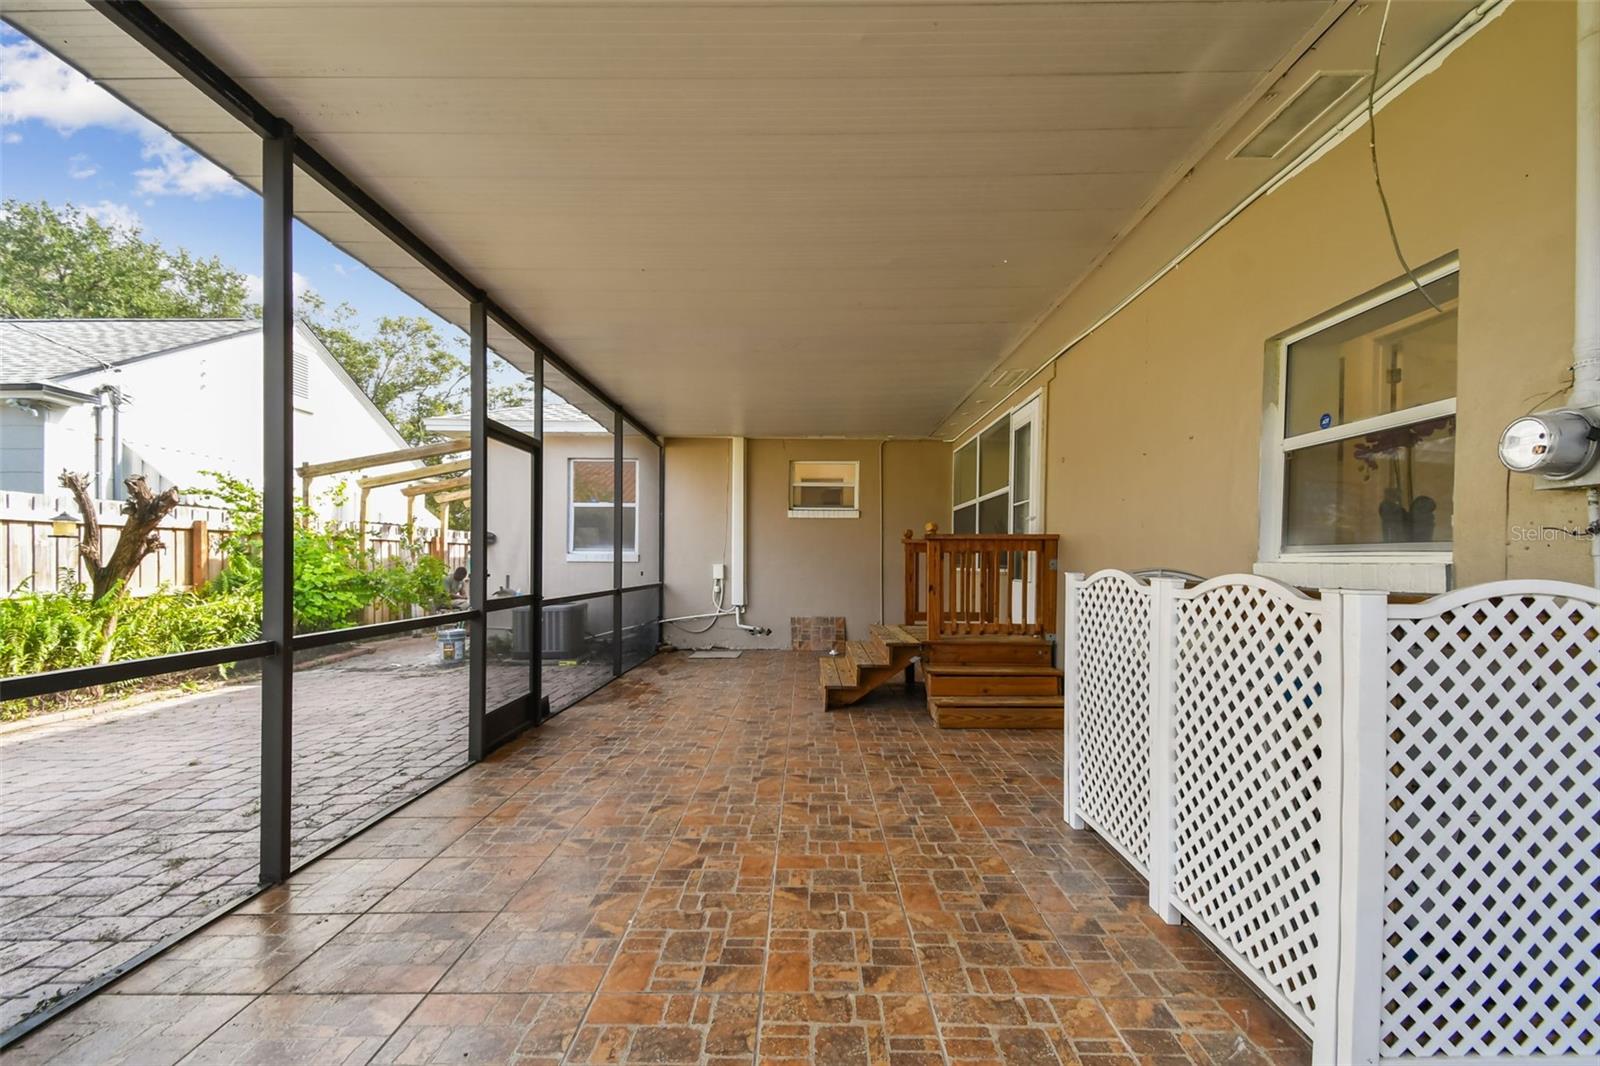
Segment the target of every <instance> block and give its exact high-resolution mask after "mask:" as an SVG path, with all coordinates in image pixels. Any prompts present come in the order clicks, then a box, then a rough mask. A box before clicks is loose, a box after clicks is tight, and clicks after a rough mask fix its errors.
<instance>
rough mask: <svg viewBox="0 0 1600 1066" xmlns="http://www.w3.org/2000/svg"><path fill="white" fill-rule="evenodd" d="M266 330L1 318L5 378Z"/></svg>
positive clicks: (216, 321)
mask: <svg viewBox="0 0 1600 1066" xmlns="http://www.w3.org/2000/svg"><path fill="white" fill-rule="evenodd" d="M260 328H261V322H260V320H259V319H253V318H209V319H199V318H73V319H60V318H20V319H19V318H7V319H0V382H7V383H17V382H25V381H52V380H55V379H57V378H62V377H66V376H67V375H69V374H77V373H81V372H83V371H85V370H95V369H97V368H99V367H101V366H104V365H106V364H112V365H115V364H117V363H125V362H127V361H128V360H130V359H137V358H139V357H140V356H143V355H154V354H156V353H158V352H167V351H172V350H173V349H175V348H186V347H188V346H189V345H191V344H200V343H202V342H204V341H215V340H221V339H222V338H224V337H233V336H237V335H238V334H241V333H248V332H250V331H251V330H256V329H260Z"/></svg>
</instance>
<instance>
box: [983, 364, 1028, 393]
mask: <svg viewBox="0 0 1600 1066" xmlns="http://www.w3.org/2000/svg"><path fill="white" fill-rule="evenodd" d="M1027 373H1028V372H1027V371H1026V370H1024V369H1022V368H1021V367H1012V368H1011V369H1010V370H1002V371H1000V372H999V373H998V374H996V375H995V376H994V377H992V378H990V379H989V384H988V385H987V386H986V387H987V388H991V389H1003V388H1005V387H1007V386H1008V385H1015V384H1016V383H1017V382H1019V381H1021V380H1022V378H1023V376H1024V375H1026V374H1027Z"/></svg>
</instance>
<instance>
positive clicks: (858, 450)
mask: <svg viewBox="0 0 1600 1066" xmlns="http://www.w3.org/2000/svg"><path fill="white" fill-rule="evenodd" d="M880 446H881V453H882V464H883V465H882V468H881V470H880V467H879V455H880ZM747 447H748V451H747V453H746V501H747V508H748V521H749V527H748V528H749V537H748V542H747V565H748V588H749V597H748V598H749V601H750V607H751V610H750V612H749V614H748V616H747V620H748V621H749V622H750V623H752V624H755V625H764V626H768V627H770V628H771V629H772V631H773V632H772V636H771V637H767V638H756V637H752V636H750V635H749V634H745V633H741V632H740V631H739V630H737V629H735V628H734V626H733V624H732V622H731V621H730V620H723V621H720V622H718V623H717V625H716V627H715V628H714V629H712V630H711V631H710V632H709V633H706V634H703V635H698V636H697V635H695V634H693V633H691V632H690V631H689V628H700V627H701V626H703V625H704V624H705V623H704V622H691V623H688V627H684V626H668V627H667V630H666V639H668V640H670V641H671V642H672V643H674V644H676V645H678V646H680V647H711V646H717V647H787V646H788V642H789V619H790V618H791V617H797V616H809V615H843V616H844V617H845V618H846V619H847V620H848V627H849V633H850V636H851V637H852V638H857V637H860V638H865V637H866V635H867V627H868V626H870V625H872V624H873V623H875V622H877V621H878V620H879V617H880V613H879V612H880V584H879V551H880V547H881V549H882V552H883V554H882V560H883V563H882V565H883V572H882V585H881V590H882V600H881V603H882V612H883V613H882V617H885V618H887V619H888V620H890V621H899V620H900V619H901V618H902V611H903V609H904V593H903V591H902V589H903V580H904V576H903V575H904V571H903V567H902V552H901V547H900V538H901V534H902V532H903V531H904V530H906V529H908V528H910V529H918V530H920V529H921V528H922V524H923V523H924V522H928V521H938V522H941V523H942V522H943V521H944V518H943V516H944V515H945V514H946V513H947V512H948V511H949V509H950V450H949V447H948V446H947V445H945V444H942V443H940V442H937V441H887V442H880V441H876V440H760V439H756V440H750V441H749V442H748V444H747ZM806 459H827V460H854V461H856V462H859V463H860V464H861V486H860V493H861V498H860V511H861V516H860V517H859V518H841V519H815V518H811V519H807V518H789V517H788V491H789V463H790V462H791V461H792V460H806ZM731 466H732V448H731V444H730V442H729V440H728V439H727V438H725V437H715V438H706V437H691V438H674V439H670V440H668V441H667V496H666V502H667V570H666V586H667V613H668V615H669V616H672V615H682V614H691V613H696V612H701V611H706V610H709V608H710V603H711V564H712V563H717V562H721V563H728V562H730V561H731V560H730V554H729V549H730V547H731V540H730V531H731V525H730V523H729V515H728V490H729V486H730V476H731V474H730V471H731ZM880 484H881V485H882V486H883V497H882V501H883V502H882V506H881V510H880V504H879V486H880ZM880 516H881V521H880ZM880 531H881V539H880ZM729 602H730V603H731V602H732V601H731V599H730V600H729Z"/></svg>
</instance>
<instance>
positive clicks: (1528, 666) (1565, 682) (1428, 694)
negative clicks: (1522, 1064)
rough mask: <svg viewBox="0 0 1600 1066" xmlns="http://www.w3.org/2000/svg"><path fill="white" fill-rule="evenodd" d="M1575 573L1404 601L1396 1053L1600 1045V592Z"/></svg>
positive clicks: (1387, 963)
mask: <svg viewBox="0 0 1600 1066" xmlns="http://www.w3.org/2000/svg"><path fill="white" fill-rule="evenodd" d="M1567 588H1570V589H1571V593H1570V594H1527V593H1523V594H1518V593H1517V592H1516V591H1515V589H1514V587H1513V588H1501V589H1499V590H1498V594H1495V595H1488V596H1480V597H1479V598H1474V599H1463V596H1462V595H1460V594H1458V595H1455V596H1446V597H1441V598H1440V600H1437V601H1433V604H1432V605H1430V604H1423V605H1420V606H1419V607H1417V608H1391V609H1390V611H1391V619H1390V623H1389V630H1388V654H1389V674H1388V695H1389V710H1388V722H1389V730H1388V754H1387V759H1388V764H1389V767H1388V768H1389V773H1388V774H1387V775H1386V776H1387V780H1388V787H1387V798H1388V813H1387V815H1386V825H1387V829H1388V834H1387V839H1388V843H1387V845H1386V854H1385V866H1386V868H1387V872H1388V876H1387V877H1386V878H1385V881H1384V914H1383V955H1382V958H1383V988H1382V996H1381V1009H1380V1014H1379V1019H1380V1020H1379V1034H1380V1040H1381V1052H1380V1053H1381V1054H1382V1055H1384V1056H1385V1057H1401V1056H1436V1055H1445V1056H1452V1057H1470V1056H1476V1055H1483V1056H1507V1057H1510V1056H1515V1057H1516V1060H1517V1061H1525V1058H1526V1057H1527V1056H1533V1055H1588V1056H1594V1055H1597V1054H1600V995H1597V992H1596V989H1597V987H1600V603H1597V602H1596V601H1595V599H1594V598H1593V593H1592V592H1588V591H1585V590H1579V589H1577V587H1576V586H1568V587H1567ZM1471 591H1472V590H1469V594H1470V592H1471ZM1480 591H1482V592H1487V591H1488V590H1487V589H1485V590H1480ZM1430 611H1431V613H1428V612H1430ZM1502 1061H1509V1059H1508V1058H1507V1059H1502Z"/></svg>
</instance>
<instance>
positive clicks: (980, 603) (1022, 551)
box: [904, 532, 1061, 640]
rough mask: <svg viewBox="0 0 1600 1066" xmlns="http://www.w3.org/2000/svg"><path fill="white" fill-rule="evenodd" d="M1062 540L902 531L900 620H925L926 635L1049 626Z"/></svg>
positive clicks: (1029, 631)
mask: <svg viewBox="0 0 1600 1066" xmlns="http://www.w3.org/2000/svg"><path fill="white" fill-rule="evenodd" d="M1060 544H1061V538H1060V536H1059V535H1058V534H1055V533H986V534H950V533H930V534H929V535H928V536H926V537H925V538H923V539H921V540H917V539H915V538H913V537H912V536H911V535H910V533H909V532H908V533H907V534H906V535H905V538H904V545H905V581H906V616H905V618H906V624H907V625H914V624H917V623H919V622H926V623H927V626H928V639H929V640H939V639H947V638H951V637H975V636H1046V635H1048V634H1050V633H1051V632H1053V631H1054V629H1055V623H1056V603H1057V599H1056V596H1057V582H1056V576H1055V571H1056V568H1057V565H1058V556H1059V552H1060Z"/></svg>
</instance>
